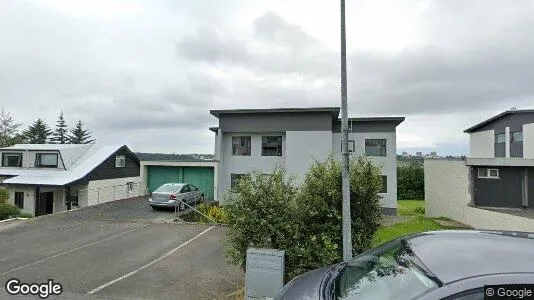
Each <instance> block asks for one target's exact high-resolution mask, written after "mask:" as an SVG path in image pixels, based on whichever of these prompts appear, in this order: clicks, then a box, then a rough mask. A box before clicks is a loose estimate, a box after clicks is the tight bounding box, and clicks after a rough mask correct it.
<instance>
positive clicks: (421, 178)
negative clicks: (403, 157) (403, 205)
mask: <svg viewBox="0 0 534 300" xmlns="http://www.w3.org/2000/svg"><path fill="white" fill-rule="evenodd" d="M397 199H399V200H422V199H425V170H424V168H423V166H421V165H418V164H409V165H405V166H398V167H397Z"/></svg>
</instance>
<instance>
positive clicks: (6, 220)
mask: <svg viewBox="0 0 534 300" xmlns="http://www.w3.org/2000/svg"><path fill="white" fill-rule="evenodd" d="M24 220H28V218H11V219H5V220H2V221H0V225H4V224H9V223H13V222H16V221H24Z"/></svg>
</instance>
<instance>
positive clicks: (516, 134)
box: [510, 131, 523, 143]
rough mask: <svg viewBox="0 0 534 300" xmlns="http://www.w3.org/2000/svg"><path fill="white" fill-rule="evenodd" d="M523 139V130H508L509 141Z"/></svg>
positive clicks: (515, 141)
mask: <svg viewBox="0 0 534 300" xmlns="http://www.w3.org/2000/svg"><path fill="white" fill-rule="evenodd" d="M522 141H523V132H522V131H516V132H510V142H512V143H517V142H522Z"/></svg>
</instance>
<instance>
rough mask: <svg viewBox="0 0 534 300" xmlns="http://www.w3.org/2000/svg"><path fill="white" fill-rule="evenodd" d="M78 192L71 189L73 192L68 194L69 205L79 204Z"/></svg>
mask: <svg viewBox="0 0 534 300" xmlns="http://www.w3.org/2000/svg"><path fill="white" fill-rule="evenodd" d="M78 193H79V191H73V194H71V195H70V205H72V206H80V204H79V203H78Z"/></svg>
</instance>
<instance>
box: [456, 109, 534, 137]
mask: <svg viewBox="0 0 534 300" xmlns="http://www.w3.org/2000/svg"><path fill="white" fill-rule="evenodd" d="M522 113H534V109H510V110H507V111H504V112H502V113H500V114H498V115H496V116H494V117H491V118H489V119H487V120H486V121H483V122H480V123H478V124H476V125H475V126H472V127H469V128H467V129H466V130H464V132H465V133H471V132H473V131H474V130H476V129H477V128H480V127H482V126H484V125H486V124H489V123H491V122H493V121H495V120H497V119H500V118H502V117H504V116H506V115H511V114H522Z"/></svg>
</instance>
